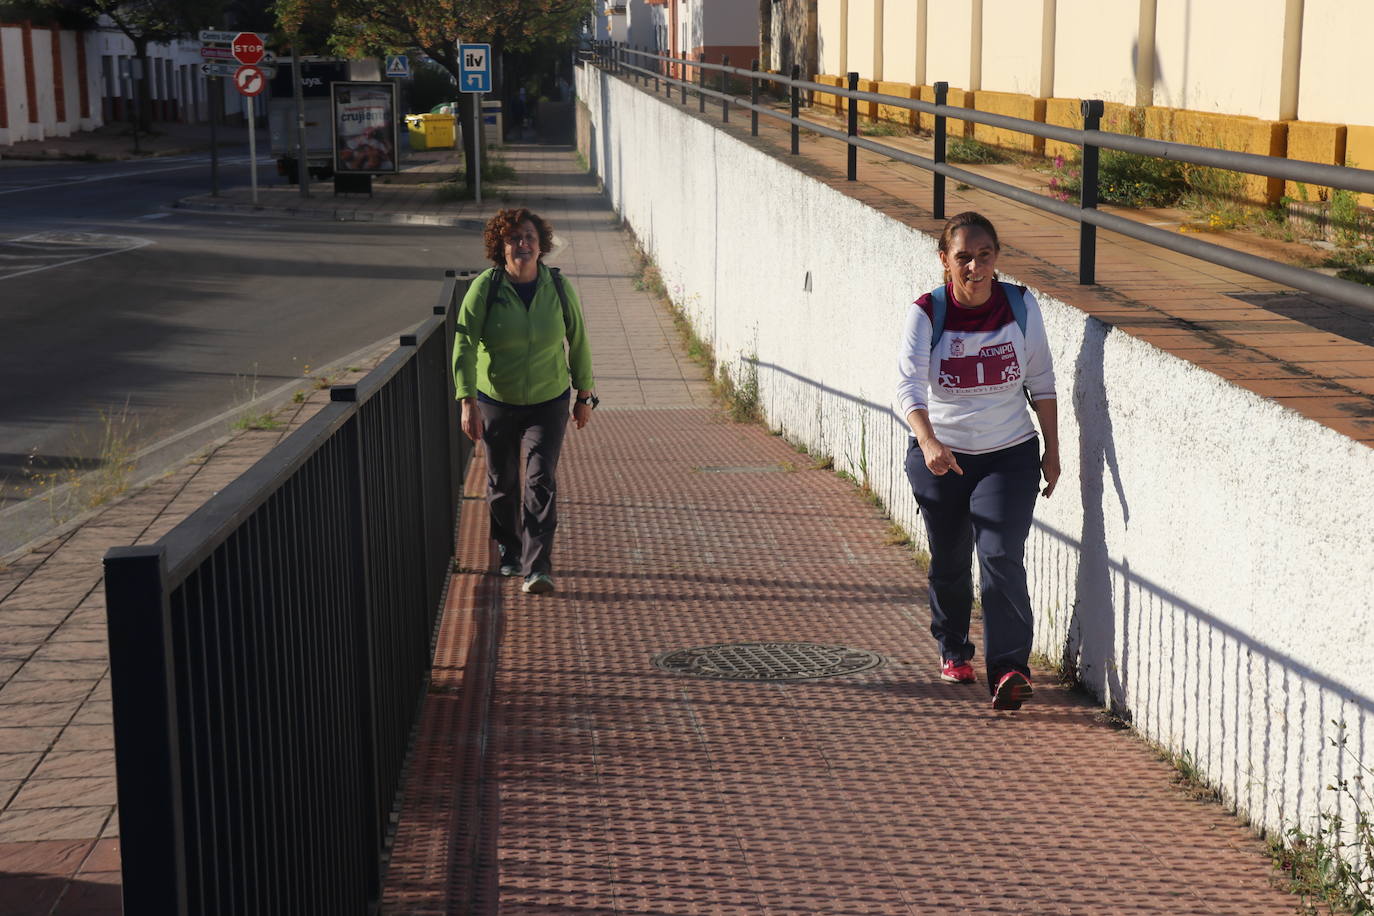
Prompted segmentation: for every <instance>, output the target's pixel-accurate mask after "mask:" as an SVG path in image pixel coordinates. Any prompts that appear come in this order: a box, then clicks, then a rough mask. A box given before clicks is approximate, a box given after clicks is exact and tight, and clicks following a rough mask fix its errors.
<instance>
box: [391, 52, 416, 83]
mask: <svg viewBox="0 0 1374 916" xmlns="http://www.w3.org/2000/svg"><path fill="white" fill-rule="evenodd" d="M386 75H387V76H399V77H402V78H408V77H409V76H410V58H409V57H406V56H405V55H404V54H392V55H391V56H390V57H388V58H387V59H386Z"/></svg>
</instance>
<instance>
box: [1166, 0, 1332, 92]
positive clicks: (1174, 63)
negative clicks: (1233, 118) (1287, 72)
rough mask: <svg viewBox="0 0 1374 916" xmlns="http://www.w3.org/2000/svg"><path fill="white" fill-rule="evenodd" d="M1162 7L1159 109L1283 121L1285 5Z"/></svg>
mask: <svg viewBox="0 0 1374 916" xmlns="http://www.w3.org/2000/svg"><path fill="white" fill-rule="evenodd" d="M1158 2H1159V7H1158V18H1157V19H1156V25H1155V30H1156V33H1155V48H1156V49H1157V50H1158V52H1159V53H1158V57H1159V71H1158V74H1157V80H1156V83H1155V104H1156V105H1161V106H1164V107H1168V108H1190V109H1193V110H1196V111H1218V112H1225V113H1227V114H1238V115H1250V116H1251V117H1256V118H1270V119H1272V118H1277V117H1278V115H1279V84H1280V78H1281V62H1282V60H1283V15H1284V0H1246V3H1245V8H1244V12H1243V13H1242V12H1241V11H1240V9H1238V7H1237V6H1236V5H1233V4H1231V3H1216V2H1202V0H1158ZM1308 21H1309V22H1311V20H1310V19H1309V20H1308ZM1314 25H1315V23H1314Z"/></svg>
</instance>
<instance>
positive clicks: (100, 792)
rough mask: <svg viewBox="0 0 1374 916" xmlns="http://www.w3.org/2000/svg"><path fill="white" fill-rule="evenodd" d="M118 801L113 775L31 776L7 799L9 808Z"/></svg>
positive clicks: (62, 806) (63, 806) (102, 803)
mask: <svg viewBox="0 0 1374 916" xmlns="http://www.w3.org/2000/svg"><path fill="white" fill-rule="evenodd" d="M117 801H118V799H117V798H116V796H115V779H114V776H113V774H111V775H109V776H98V777H87V778H75V779H30V780H28V782H26V783H25V784H24V788H23V791H21V792H19V794H18V795H16V796H15V798H14V799H13V800H12V801H11V802H10V804H9V809H10V810H22V809H26V808H83V807H90V806H91V805H110V806H111V807H113V806H114V804H115V802H117Z"/></svg>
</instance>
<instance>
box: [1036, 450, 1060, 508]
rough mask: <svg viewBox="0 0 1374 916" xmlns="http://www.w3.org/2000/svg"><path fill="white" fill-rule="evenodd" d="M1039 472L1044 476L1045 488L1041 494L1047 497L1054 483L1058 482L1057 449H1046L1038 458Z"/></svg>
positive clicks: (1052, 489)
mask: <svg viewBox="0 0 1374 916" xmlns="http://www.w3.org/2000/svg"><path fill="white" fill-rule="evenodd" d="M1040 473H1041V474H1043V475H1044V477H1045V489H1043V490H1041V491H1040V492H1041V494H1042V495H1043V496H1045V497H1046V498H1047V499H1048V498H1049V496H1050V494H1051V493H1053V492H1054V485H1055V484H1057V483H1059V450H1058V449H1046V450H1045V454H1044V457H1042V458H1041V459H1040Z"/></svg>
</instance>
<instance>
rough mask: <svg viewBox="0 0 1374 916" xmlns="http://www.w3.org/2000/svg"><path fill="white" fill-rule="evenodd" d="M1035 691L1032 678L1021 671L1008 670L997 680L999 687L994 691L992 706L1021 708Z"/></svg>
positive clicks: (996, 707) (995, 707)
mask: <svg viewBox="0 0 1374 916" xmlns="http://www.w3.org/2000/svg"><path fill="white" fill-rule="evenodd" d="M1034 692H1035V691H1033V690H1032V689H1031V682H1030V678H1028V677H1026V676H1025V675H1024V674H1022V673H1021V672H1020V671H1008V672H1007V673H1006V674H1004V675H1002V679H1001V680H1000V681H998V682H997V689H996V690H994V691H993V692H992V708H993V709H1020V708H1021V704H1022V703H1024V702H1026V701H1027V700H1029V699H1030V698H1031V694H1032V693H1034Z"/></svg>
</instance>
